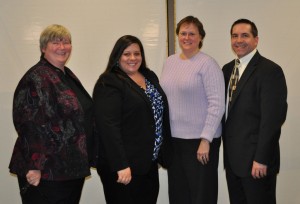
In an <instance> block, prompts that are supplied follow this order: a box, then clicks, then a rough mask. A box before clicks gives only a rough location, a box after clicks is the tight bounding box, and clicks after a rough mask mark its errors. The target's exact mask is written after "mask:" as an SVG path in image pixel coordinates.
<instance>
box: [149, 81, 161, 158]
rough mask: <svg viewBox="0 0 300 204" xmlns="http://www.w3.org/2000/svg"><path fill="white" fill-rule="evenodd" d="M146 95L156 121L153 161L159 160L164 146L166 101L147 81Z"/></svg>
mask: <svg viewBox="0 0 300 204" xmlns="http://www.w3.org/2000/svg"><path fill="white" fill-rule="evenodd" d="M145 81H146V90H145V93H146V95H147V96H148V98H149V100H150V102H151V105H152V111H153V115H154V121H155V144H154V150H153V159H152V160H153V161H154V160H156V159H157V157H158V153H159V149H160V146H161V144H162V140H163V137H162V123H163V111H164V101H163V98H162V95H161V94H160V93H159V92H158V91H157V89H156V88H155V87H154V85H153V84H151V83H150V82H149V81H148V80H147V79H145Z"/></svg>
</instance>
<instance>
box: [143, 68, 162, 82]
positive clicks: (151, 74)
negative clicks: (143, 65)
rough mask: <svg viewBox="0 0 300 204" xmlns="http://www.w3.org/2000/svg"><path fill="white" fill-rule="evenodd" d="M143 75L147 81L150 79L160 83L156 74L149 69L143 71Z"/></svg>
mask: <svg viewBox="0 0 300 204" xmlns="http://www.w3.org/2000/svg"><path fill="white" fill-rule="evenodd" d="M142 74H143V75H144V77H146V78H147V79H149V80H151V81H158V77H157V75H156V74H155V72H154V71H152V70H150V69H149V68H147V69H145V70H143V71H142Z"/></svg>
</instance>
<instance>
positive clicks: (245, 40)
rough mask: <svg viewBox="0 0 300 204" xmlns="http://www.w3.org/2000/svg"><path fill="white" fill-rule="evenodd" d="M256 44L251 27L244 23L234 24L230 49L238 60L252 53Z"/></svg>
mask: <svg viewBox="0 0 300 204" xmlns="http://www.w3.org/2000/svg"><path fill="white" fill-rule="evenodd" d="M257 44H258V37H257V36H256V37H253V35H252V33H251V25H249V24H246V23H241V24H236V25H235V26H233V28H232V33H231V47H232V49H233V51H234V52H235V53H236V55H237V56H238V58H242V57H244V56H246V55H247V54H249V53H250V52H252V51H253V50H254V49H255V48H256V47H257Z"/></svg>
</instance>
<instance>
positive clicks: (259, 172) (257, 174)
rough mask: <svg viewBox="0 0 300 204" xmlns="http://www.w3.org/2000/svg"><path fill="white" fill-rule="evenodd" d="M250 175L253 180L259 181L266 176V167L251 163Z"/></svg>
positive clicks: (254, 162)
mask: <svg viewBox="0 0 300 204" xmlns="http://www.w3.org/2000/svg"><path fill="white" fill-rule="evenodd" d="M251 174H252V177H253V178H254V179H260V178H263V177H265V176H267V165H264V164H260V163H258V162H256V161H253V166H252V172H251Z"/></svg>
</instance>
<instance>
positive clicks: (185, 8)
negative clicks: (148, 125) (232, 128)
mask: <svg viewBox="0 0 300 204" xmlns="http://www.w3.org/2000/svg"><path fill="white" fill-rule="evenodd" d="M175 8H176V11H175V13H176V19H177V21H178V20H179V19H181V18H182V17H184V16H186V15H190V14H192V15H195V16H197V17H198V18H199V19H200V20H201V21H202V22H203V24H204V28H205V30H206V32H207V36H206V38H205V41H204V46H203V51H204V52H206V53H208V54H210V55H211V56H213V57H214V58H215V59H216V60H217V61H218V62H219V64H220V66H222V65H223V64H225V63H226V62H228V61H230V60H231V59H232V58H233V57H234V55H233V53H232V52H231V49H230V37H229V28H230V26H231V24H232V22H233V21H235V20H236V19H238V18H241V17H245V18H249V19H252V20H253V21H254V22H255V23H256V24H257V27H258V30H259V37H260V40H259V46H258V49H259V51H260V53H261V54H262V55H264V56H266V57H267V58H270V59H272V60H273V61H275V62H277V63H278V64H280V65H281V66H282V68H283V69H284V72H285V74H286V79H287V83H288V90H289V93H288V94H289V95H288V103H289V111H288V117H287V121H286V123H285V125H284V127H283V131H282V137H281V147H282V148H281V150H282V151H281V155H282V156H281V158H282V166H281V172H280V174H279V177H278V188H277V194H278V203H284V204H285V203H288V204H296V203H300V195H299V193H298V191H299V190H300V188H299V187H298V183H300V179H299V177H298V175H297V173H298V172H299V168H300V161H299V160H300V157H299V155H300V153H299V149H298V148H297V146H296V145H297V144H299V140H300V139H299V138H300V137H298V135H297V134H299V132H300V123H299V116H300V114H299V110H298V109H297V106H296V104H298V103H299V102H300V94H299V91H298V87H299V82H298V77H299V75H300V69H299V68H298V66H299V64H300V54H299V52H298V49H299V48H300V43H299V41H298V36H300V24H299V19H300V14H299V12H298V10H299V8H300V1H298V0H286V1H279V0H264V1H261V0H251V1H246V0H243V1H241V0H240V1H238V0H223V1H219V0H177V1H176V5H175ZM52 23H58V24H62V25H65V26H66V27H67V28H69V30H70V31H71V33H72V36H73V53H72V56H71V59H70V61H69V63H68V66H69V67H70V68H71V69H72V70H73V71H74V72H75V73H76V74H77V76H78V77H79V78H80V79H81V81H82V83H83V84H84V86H85V87H86V89H87V90H88V91H89V93H92V89H93V86H94V83H95V81H96V80H97V78H98V76H99V74H100V73H101V72H102V71H103V70H104V68H105V66H106V63H107V59H108V55H109V54H110V51H111V49H112V47H113V45H114V43H115V41H116V40H117V39H118V38H119V37H120V36H122V35H125V34H133V35H136V36H137V37H139V38H140V39H141V40H142V42H143V44H144V46H145V52H146V58H147V62H148V65H149V67H150V68H151V69H153V70H154V71H155V72H156V73H157V74H158V75H160V72H161V68H162V66H163V62H164V60H165V58H166V56H167V54H166V51H167V48H166V36H167V34H166V3H165V1H164V0H151V1H149V0H110V1H103V0H84V1H83V0H64V1H58V0H53V1H35V0H26V1H24V0H10V1H6V0H0V104H1V106H0V113H1V114H0V130H1V143H0V152H1V154H0V163H1V166H0V180H1V182H0V203H13V204H18V203H21V201H20V198H19V195H18V186H17V179H16V178H15V177H13V176H11V175H10V174H9V173H8V168H7V166H8V163H9V159H10V156H11V152H12V148H13V145H14V142H15V139H16V137H17V135H16V132H15V130H14V127H13V124H12V118H11V109H12V97H13V92H14V89H15V87H16V85H17V83H18V81H19V79H20V77H21V76H22V75H23V74H24V73H25V71H26V70H27V69H28V68H29V67H30V66H32V65H33V64H35V63H36V62H37V60H38V59H39V55H40V53H39V49H38V38H39V34H40V32H41V30H42V29H43V28H44V27H45V26H47V25H49V24H52ZM222 162H223V160H222V151H221V152H220V168H219V176H220V186H219V189H220V190H219V203H220V204H228V203H229V201H228V195H227V189H226V181H225V177H224V171H223V164H222ZM160 182H161V189H160V195H159V200H158V203H159V204H167V203H168V198H167V176H166V172H165V171H164V170H160ZM81 203H83V204H93V203H95V204H96V203H104V198H103V192H102V186H101V183H100V180H99V177H98V176H97V174H96V171H95V170H92V177H91V178H89V179H87V181H86V183H85V186H84V189H83V194H82V200H81Z"/></svg>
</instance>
